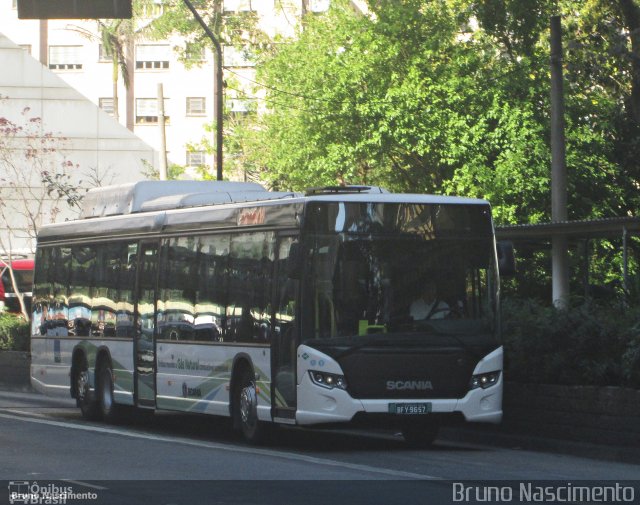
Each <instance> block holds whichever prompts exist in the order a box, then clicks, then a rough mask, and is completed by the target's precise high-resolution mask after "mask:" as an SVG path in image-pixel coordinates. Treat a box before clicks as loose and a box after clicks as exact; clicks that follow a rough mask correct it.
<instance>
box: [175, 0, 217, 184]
mask: <svg viewBox="0 0 640 505" xmlns="http://www.w3.org/2000/svg"><path fill="white" fill-rule="evenodd" d="M183 1H184V3H185V5H186V6H187V7H188V8H189V10H190V11H191V13H192V14H193V17H194V18H196V21H197V22H198V23H200V26H201V27H202V29H203V30H204V31H205V33H206V34H207V36H208V37H209V38H210V39H211V42H213V46H214V48H215V50H216V58H215V59H216V69H215V79H214V86H213V93H214V102H213V116H214V119H215V122H216V179H217V180H219V181H221V180H222V132H223V129H222V126H223V125H222V112H223V110H222V107H223V101H222V98H223V95H222V93H223V92H224V90H223V84H224V83H223V79H222V46H221V45H220V42H219V41H218V39H217V38H216V36H215V35H214V33H213V32H212V31H211V29H210V28H209V27H208V26H207V24H206V23H205V22H204V20H203V19H202V16H200V14H198V11H197V10H196V8H195V7H194V6H193V4H192V3H191V2H190V0H183Z"/></svg>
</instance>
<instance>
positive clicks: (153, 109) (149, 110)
mask: <svg viewBox="0 0 640 505" xmlns="http://www.w3.org/2000/svg"><path fill="white" fill-rule="evenodd" d="M167 100H168V98H165V99H164V121H165V123H168V122H169V115H168V114H167ZM157 123H158V99H157V98H136V124H157Z"/></svg>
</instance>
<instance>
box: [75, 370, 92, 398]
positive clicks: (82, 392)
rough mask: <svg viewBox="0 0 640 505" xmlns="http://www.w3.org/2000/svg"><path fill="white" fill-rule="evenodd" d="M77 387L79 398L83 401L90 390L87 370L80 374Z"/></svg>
mask: <svg viewBox="0 0 640 505" xmlns="http://www.w3.org/2000/svg"><path fill="white" fill-rule="evenodd" d="M76 389H77V394H78V400H79V401H80V402H83V401H84V400H85V399H86V398H87V393H88V392H89V372H88V371H87V370H83V371H82V372H80V373H79V374H78V379H77V382H76Z"/></svg>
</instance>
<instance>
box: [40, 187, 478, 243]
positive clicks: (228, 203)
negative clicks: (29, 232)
mask: <svg viewBox="0 0 640 505" xmlns="http://www.w3.org/2000/svg"><path fill="white" fill-rule="evenodd" d="M312 201H313V202H345V203H347V202H353V203H398V204H399V203H414V204H423V205H426V204H436V205H438V204H458V205H488V202H487V201H486V200H480V199H473V198H461V197H453V196H440V195H423V194H403V193H388V192H386V191H385V190H383V189H381V188H377V187H369V186H357V187H337V188H336V187H330V188H327V191H322V188H315V189H314V190H313V192H312V193H310V194H308V195H303V194H301V193H293V192H272V191H267V190H265V189H264V188H263V187H262V186H260V185H259V184H254V183H236V182H227V181H223V182H218V181H204V182H202V181H143V182H138V183H133V184H126V185H121V186H109V187H105V188H97V189H94V190H91V191H89V192H88V193H87V196H85V201H84V205H85V208H84V209H83V211H82V214H81V218H80V219H78V220H75V221H67V222H64V223H58V224H52V225H46V226H43V227H42V228H41V229H40V232H39V234H38V239H39V240H44V241H51V240H56V239H57V238H62V237H66V238H78V239H81V238H89V237H91V238H94V239H98V240H101V239H104V240H108V239H109V238H111V237H113V236H115V235H120V236H132V235H155V234H158V233H160V232H167V233H175V232H183V231H189V232H194V231H202V230H212V229H223V228H226V229H231V228H237V227H243V226H263V225H271V226H276V227H298V226H299V224H300V221H299V218H300V215H301V214H302V213H303V211H304V206H305V204H306V203H308V202H312Z"/></svg>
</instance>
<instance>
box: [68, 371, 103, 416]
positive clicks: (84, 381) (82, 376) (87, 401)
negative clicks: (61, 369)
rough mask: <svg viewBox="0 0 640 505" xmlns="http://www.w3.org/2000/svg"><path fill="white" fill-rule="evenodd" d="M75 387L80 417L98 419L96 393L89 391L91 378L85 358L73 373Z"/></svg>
mask: <svg viewBox="0 0 640 505" xmlns="http://www.w3.org/2000/svg"><path fill="white" fill-rule="evenodd" d="M74 384H75V388H76V403H77V405H78V407H80V412H82V417H84V418H85V419H87V420H89V421H97V420H99V419H100V409H99V408H98V402H97V401H96V395H95V393H94V392H92V391H91V378H90V375H89V369H88V367H87V362H86V360H85V361H83V362H82V363H81V364H80V366H79V367H78V369H77V370H76V372H75V375H74Z"/></svg>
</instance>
